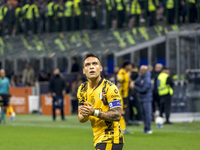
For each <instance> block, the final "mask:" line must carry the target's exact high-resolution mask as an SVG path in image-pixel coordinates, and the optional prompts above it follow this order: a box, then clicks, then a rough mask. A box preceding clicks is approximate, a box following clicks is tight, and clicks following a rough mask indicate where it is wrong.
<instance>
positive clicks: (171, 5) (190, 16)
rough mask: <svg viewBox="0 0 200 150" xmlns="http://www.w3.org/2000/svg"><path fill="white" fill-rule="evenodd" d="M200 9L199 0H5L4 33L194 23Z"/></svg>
mask: <svg viewBox="0 0 200 150" xmlns="http://www.w3.org/2000/svg"><path fill="white" fill-rule="evenodd" d="M199 10H200V7H199V2H197V1H195V0H194V1H186V0H176V1H175V0H168V1H167V0H118V1H116V0H1V1H0V34H1V35H2V36H4V35H7V36H8V35H13V36H14V35H16V34H20V33H25V34H31V33H44V32H60V31H72V30H83V29H105V28H106V29H110V28H113V29H115V28H124V27H129V28H132V27H134V26H140V25H149V26H153V25H156V24H160V23H162V24H163V23H164V24H179V23H182V24H183V23H186V22H191V23H194V22H199V21H200V11H199Z"/></svg>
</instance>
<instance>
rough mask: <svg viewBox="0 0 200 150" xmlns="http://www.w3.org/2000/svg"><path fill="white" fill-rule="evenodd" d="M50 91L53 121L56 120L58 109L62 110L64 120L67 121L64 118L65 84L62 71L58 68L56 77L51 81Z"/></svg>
mask: <svg viewBox="0 0 200 150" xmlns="http://www.w3.org/2000/svg"><path fill="white" fill-rule="evenodd" d="M49 89H50V92H51V95H52V98H53V120H54V121H55V119H56V108H59V109H60V110H61V117H62V120H65V116H64V106H63V101H64V95H65V82H64V80H63V79H62V78H61V76H60V70H59V69H58V68H56V69H55V70H54V76H53V78H52V79H51V81H50V84H49Z"/></svg>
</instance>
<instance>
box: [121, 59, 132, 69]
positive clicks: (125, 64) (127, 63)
mask: <svg viewBox="0 0 200 150" xmlns="http://www.w3.org/2000/svg"><path fill="white" fill-rule="evenodd" d="M128 65H132V64H131V62H130V61H127V60H126V61H124V63H123V65H122V67H123V68H125V67H126V66H128Z"/></svg>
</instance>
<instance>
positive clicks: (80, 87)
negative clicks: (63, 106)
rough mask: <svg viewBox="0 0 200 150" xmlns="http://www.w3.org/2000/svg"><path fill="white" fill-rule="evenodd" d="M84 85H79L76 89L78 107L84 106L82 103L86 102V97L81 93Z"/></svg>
mask: <svg viewBox="0 0 200 150" xmlns="http://www.w3.org/2000/svg"><path fill="white" fill-rule="evenodd" d="M83 86H84V85H83V84H81V85H80V86H79V88H78V91H77V98H78V104H79V105H84V103H85V102H86V96H85V94H86V93H85V92H84V91H83V88H84V87H83Z"/></svg>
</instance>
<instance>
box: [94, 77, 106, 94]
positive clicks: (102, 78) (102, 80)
mask: <svg viewBox="0 0 200 150" xmlns="http://www.w3.org/2000/svg"><path fill="white" fill-rule="evenodd" d="M103 79H104V78H103V77H101V80H100V82H99V83H98V85H97V86H96V87H95V88H94V90H95V89H97V88H98V87H99V85H101V83H102V82H103ZM94 90H93V91H94Z"/></svg>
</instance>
